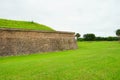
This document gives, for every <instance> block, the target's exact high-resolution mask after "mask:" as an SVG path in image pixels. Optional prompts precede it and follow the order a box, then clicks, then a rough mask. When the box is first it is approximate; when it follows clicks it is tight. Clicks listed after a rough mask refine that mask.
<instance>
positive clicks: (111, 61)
mask: <svg viewBox="0 0 120 80" xmlns="http://www.w3.org/2000/svg"><path fill="white" fill-rule="evenodd" d="M78 45H79V48H78V49H77V50H68V51H63V52H52V53H45V54H32V55H24V56H13V57H0V80H120V43H118V42H79V43H78Z"/></svg>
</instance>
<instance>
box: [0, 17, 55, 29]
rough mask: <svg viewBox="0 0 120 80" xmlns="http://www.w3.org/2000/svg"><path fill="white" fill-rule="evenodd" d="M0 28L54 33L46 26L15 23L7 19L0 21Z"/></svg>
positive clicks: (22, 22) (23, 22) (31, 23)
mask: <svg viewBox="0 0 120 80" xmlns="http://www.w3.org/2000/svg"><path fill="white" fill-rule="evenodd" d="M0 28H18V29H31V30H45V31H54V30H53V29H52V28H50V27H48V26H45V25H42V24H38V23H35V22H27V21H16V20H7V19H0Z"/></svg>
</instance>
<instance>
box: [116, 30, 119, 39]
mask: <svg viewBox="0 0 120 80" xmlns="http://www.w3.org/2000/svg"><path fill="white" fill-rule="evenodd" d="M116 35H117V36H118V38H119V41H120V29H118V30H116Z"/></svg>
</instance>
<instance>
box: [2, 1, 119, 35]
mask: <svg viewBox="0 0 120 80" xmlns="http://www.w3.org/2000/svg"><path fill="white" fill-rule="evenodd" d="M0 18H6V19H16V20H27V21H34V22H38V23H42V24H45V25H48V26H51V27H52V28H53V29H55V30H59V31H72V32H79V33H80V34H82V35H83V34H85V33H94V34H96V36H115V31H116V29H118V28H120V0H0Z"/></svg>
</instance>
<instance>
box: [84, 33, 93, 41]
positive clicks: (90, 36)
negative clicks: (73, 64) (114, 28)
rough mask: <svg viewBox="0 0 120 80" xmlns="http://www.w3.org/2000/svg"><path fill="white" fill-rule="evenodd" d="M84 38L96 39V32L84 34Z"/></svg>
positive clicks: (88, 39)
mask: <svg viewBox="0 0 120 80" xmlns="http://www.w3.org/2000/svg"><path fill="white" fill-rule="evenodd" d="M83 38H84V40H85V41H93V40H95V34H84V35H83Z"/></svg>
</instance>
